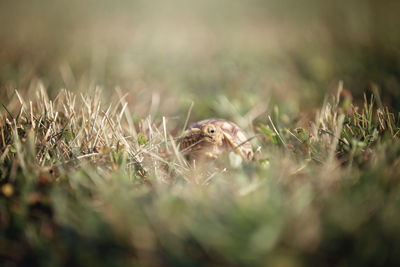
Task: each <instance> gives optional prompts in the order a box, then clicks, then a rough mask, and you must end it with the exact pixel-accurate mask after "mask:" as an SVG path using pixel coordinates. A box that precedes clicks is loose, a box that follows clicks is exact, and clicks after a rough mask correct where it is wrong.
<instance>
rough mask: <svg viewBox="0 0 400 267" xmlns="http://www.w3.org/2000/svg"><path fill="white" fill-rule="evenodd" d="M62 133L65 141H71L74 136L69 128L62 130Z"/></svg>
mask: <svg viewBox="0 0 400 267" xmlns="http://www.w3.org/2000/svg"><path fill="white" fill-rule="evenodd" d="M62 135H63V137H64V138H65V141H71V140H72V139H73V138H74V137H73V135H72V131H69V130H64V131H63V132H62Z"/></svg>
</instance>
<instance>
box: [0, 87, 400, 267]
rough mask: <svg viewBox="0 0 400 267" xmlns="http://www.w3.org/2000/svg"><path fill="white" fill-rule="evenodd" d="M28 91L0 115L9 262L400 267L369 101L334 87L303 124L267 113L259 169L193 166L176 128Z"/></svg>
mask: <svg viewBox="0 0 400 267" xmlns="http://www.w3.org/2000/svg"><path fill="white" fill-rule="evenodd" d="M34 91H36V92H37V93H36V95H34V97H33V98H32V99H31V98H28V97H29V92H25V94H24V95H25V96H22V95H20V93H18V92H17V91H15V92H14V94H13V98H12V100H11V103H14V104H13V105H12V107H7V106H4V107H3V111H2V113H1V125H0V127H1V128H0V133H1V142H0V143H1V157H0V160H1V178H0V179H1V180H0V184H1V185H0V187H1V197H0V221H1V224H0V225H1V226H0V231H1V232H0V233H1V234H0V236H1V239H0V247H1V249H0V251H1V252H0V259H1V262H3V263H4V264H6V265H7V264H8V265H10V266H12V265H26V264H29V265H42V266H46V265H49V266H57V265H96V266H123V265H127V264H128V265H143V266H152V265H174V266H177V265H178V266H186V265H216V266H217V265H245V266H252V265H270V266H309V265H332V266H333V265H335V266H336V265H344V266H347V265H349V266H354V265H360V266H361V265H369V266H371V265H374V266H377V265H385V266H387V265H397V264H399V262H400V257H399V256H398V253H397V251H398V249H399V244H400V242H399V241H400V240H399V239H400V232H399V228H398V225H399V223H400V216H399V214H398V212H397V207H398V205H399V204H400V203H399V201H400V198H399V197H398V196H399V190H400V186H399V181H400V180H399V178H400V177H399V173H400V165H399V162H400V161H399V156H400V154H399V151H400V142H399V131H400V122H399V116H397V115H394V114H393V113H390V112H389V109H387V108H384V107H377V104H376V103H375V102H376V101H375V99H379V98H377V97H376V96H373V95H371V96H370V97H366V96H365V98H364V104H363V105H361V106H354V105H353V104H352V100H351V97H350V95H349V93H348V92H347V91H343V90H342V89H341V86H339V89H338V92H337V95H335V96H330V97H328V100H327V101H325V103H324V104H323V105H322V107H321V109H320V110H319V111H317V112H316V114H314V115H315V119H314V120H311V121H302V122H301V124H302V125H303V126H298V125H299V121H300V120H301V119H300V120H296V119H294V120H293V119H291V118H287V115H285V114H282V113H280V112H279V109H278V108H277V107H275V108H273V109H272V110H269V111H268V112H267V114H270V116H269V118H268V116H267V115H265V113H263V114H262V115H261V116H260V117H259V118H257V120H255V121H254V122H252V121H248V122H247V125H249V126H248V128H247V129H246V130H247V131H248V132H249V134H250V135H251V136H256V138H255V139H253V140H252V143H253V146H254V148H255V149H256V150H257V152H256V160H255V161H253V162H250V163H243V164H239V165H238V164H237V163H235V158H234V157H232V156H229V157H228V156H227V157H225V158H221V159H220V160H217V161H215V162H210V163H208V164H207V165H206V166H196V167H194V166H191V165H190V164H189V163H188V162H186V160H185V158H184V157H183V156H182V155H181V154H180V152H179V151H178V148H177V147H178V139H177V137H179V134H180V133H181V130H182V128H183V126H184V125H183V124H186V123H184V120H183V121H182V124H181V125H180V126H177V127H175V128H173V129H171V128H169V124H168V121H169V118H168V117H167V118H165V117H156V118H152V117H150V116H148V117H145V118H141V119H139V120H137V119H134V116H133V114H135V107H134V106H133V107H132V106H130V105H129V104H127V102H126V101H125V100H124V99H125V98H124V97H121V98H118V97H117V98H115V99H111V100H110V99H108V100H105V99H104V98H102V95H101V92H100V91H97V92H96V93H95V94H87V95H85V94H81V95H75V94H73V93H71V92H69V91H67V90H62V91H60V92H59V94H58V95H57V96H56V97H55V98H53V99H49V98H48V96H47V95H46V90H45V89H44V88H43V87H42V88H41V89H38V90H34ZM30 99H31V100H30ZM15 103H18V104H15ZM16 107H18V108H16ZM185 116H186V115H185ZM185 116H183V117H185ZM187 117H188V118H189V119H188V120H189V121H190V120H191V119H190V112H189V113H188V114H187ZM304 125H307V126H304ZM251 129H252V130H251Z"/></svg>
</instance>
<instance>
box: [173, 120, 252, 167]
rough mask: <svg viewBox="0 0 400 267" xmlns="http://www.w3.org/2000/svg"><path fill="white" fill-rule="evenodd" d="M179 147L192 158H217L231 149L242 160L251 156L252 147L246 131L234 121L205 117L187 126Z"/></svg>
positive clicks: (249, 158)
mask: <svg viewBox="0 0 400 267" xmlns="http://www.w3.org/2000/svg"><path fill="white" fill-rule="evenodd" d="M180 149H181V151H182V152H183V153H184V154H188V155H189V156H192V157H194V158H198V157H208V158H217V157H218V156H219V155H221V154H222V153H224V152H226V151H229V150H233V151H234V152H235V153H236V154H238V155H240V156H241V157H242V158H243V159H244V160H251V159H252V158H253V149H252V147H251V144H250V142H249V140H248V137H247V135H246V133H245V132H244V131H243V130H242V129H241V128H240V127H239V126H237V125H236V124H235V123H233V122H230V121H227V120H223V119H215V118H212V119H207V120H203V121H199V122H196V123H194V124H192V125H191V126H189V127H188V128H187V130H186V132H185V134H184V136H183V138H182V140H181V143H180Z"/></svg>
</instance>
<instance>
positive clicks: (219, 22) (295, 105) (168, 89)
mask: <svg viewBox="0 0 400 267" xmlns="http://www.w3.org/2000/svg"><path fill="white" fill-rule="evenodd" d="M399 11H400V2H399V1H391V0H384V1H374V0H354V1H344V0H336V1H318V0H305V1H294V0H289V1H278V0H269V1H261V0H259V1H258V0H252V1H245V2H244V1H238V0H229V1H228V0H219V1H215V0H213V1H211V0H203V1H186V0H175V1H128V0H119V1H100V0H96V1H92V0H85V1H50V0H48V1H46V0H42V1H1V2H0V44H1V50H0V87H1V93H0V97H1V99H2V100H5V99H8V98H9V97H11V96H10V94H11V93H12V92H13V90H9V89H15V88H18V90H20V91H23V90H26V89H29V88H30V87H34V86H35V85H36V84H37V82H38V80H40V81H41V82H42V83H43V84H44V86H45V88H47V89H48V90H49V94H50V95H52V96H54V95H56V94H57V92H58V91H59V89H60V88H67V89H68V90H72V91H78V92H80V91H88V90H89V91H90V90H91V89H92V88H94V87H96V86H100V87H101V88H102V89H103V90H104V91H105V94H114V93H115V88H116V87H118V88H120V89H121V90H122V91H123V92H125V91H127V92H130V94H129V101H131V102H132V104H136V105H137V106H138V107H137V110H138V112H139V113H143V114H138V116H142V115H146V113H148V111H149V110H148V108H146V107H148V106H149V104H152V105H155V104H156V105H155V106H157V107H158V110H157V112H160V113H162V114H163V115H164V114H166V115H174V114H175V115H176V114H181V112H182V111H183V110H187V109H188V106H189V105H190V103H191V102H192V101H194V102H195V108H194V116H195V117H207V116H213V115H216V114H217V115H223V114H221V111H219V110H218V108H219V107H221V106H224V105H225V104H224V103H227V102H229V103H230V104H231V105H232V106H234V107H235V108H236V109H237V111H238V112H239V113H241V114H245V113H246V112H248V111H249V110H250V109H251V108H252V107H254V106H255V105H257V104H259V102H265V103H266V102H269V103H271V101H272V103H284V105H282V106H283V107H282V108H283V109H285V112H287V113H289V114H297V113H299V112H300V111H303V110H310V108H311V109H312V108H316V107H319V106H320V105H321V102H322V100H323V98H324V96H325V95H326V94H327V93H330V92H335V91H336V88H337V87H338V83H339V81H340V80H343V81H344V88H345V89H347V90H349V91H350V92H351V93H352V95H353V97H354V98H356V99H358V98H361V97H362V94H363V93H364V92H370V90H371V88H376V89H378V90H379V92H380V94H381V97H382V99H383V102H384V103H385V104H387V105H390V106H391V107H392V108H393V109H394V110H395V111H399V110H400V101H399V100H400V89H399V85H400V34H399V26H400V20H399V18H398V14H399ZM221 103H222V105H221ZM171 104H173V105H171ZM141 105H142V106H143V108H142V109H140V106H141ZM141 110H142V111H141ZM222 113H223V112H222Z"/></svg>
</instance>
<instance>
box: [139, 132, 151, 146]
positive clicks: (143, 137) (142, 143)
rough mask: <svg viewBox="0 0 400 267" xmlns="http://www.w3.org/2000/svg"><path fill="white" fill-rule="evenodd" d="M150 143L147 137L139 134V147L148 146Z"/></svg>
mask: <svg viewBox="0 0 400 267" xmlns="http://www.w3.org/2000/svg"><path fill="white" fill-rule="evenodd" d="M148 141H149V140H148V139H147V137H146V136H145V135H144V134H142V133H139V135H138V138H137V142H138V144H139V145H144V144H146V143H147V142H148Z"/></svg>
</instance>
